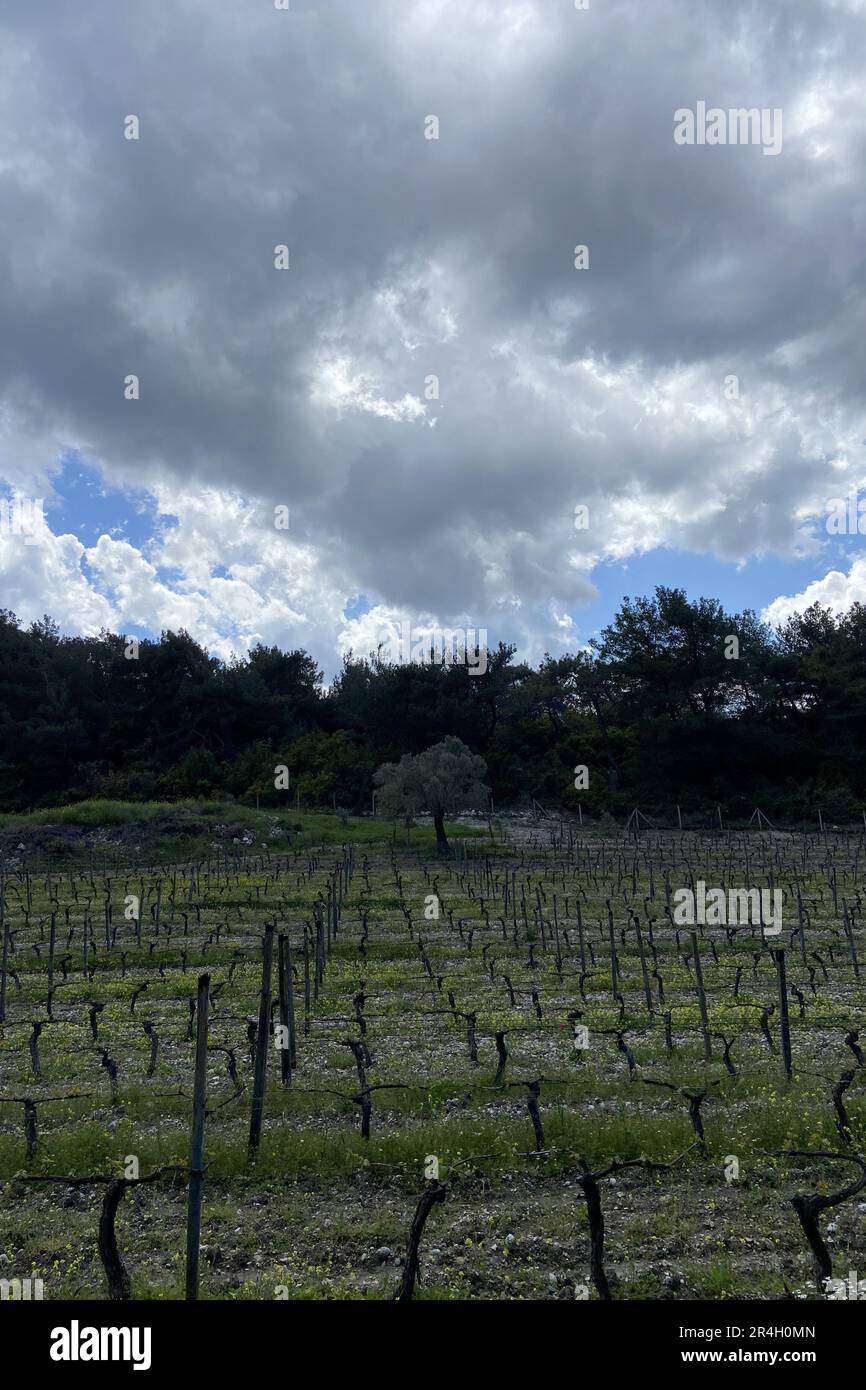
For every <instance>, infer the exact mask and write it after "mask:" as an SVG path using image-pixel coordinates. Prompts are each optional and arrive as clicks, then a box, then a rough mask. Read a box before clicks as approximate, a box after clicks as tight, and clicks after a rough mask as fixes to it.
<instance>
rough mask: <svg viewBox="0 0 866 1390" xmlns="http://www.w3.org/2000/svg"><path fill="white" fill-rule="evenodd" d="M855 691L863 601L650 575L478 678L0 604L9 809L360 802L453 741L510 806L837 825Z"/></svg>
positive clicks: (859, 725) (858, 751)
mask: <svg viewBox="0 0 866 1390" xmlns="http://www.w3.org/2000/svg"><path fill="white" fill-rule="evenodd" d="M731 637H736V638H737V642H736V643H731V641H730V639H731ZM734 651H735V652H736V653H737V654H736V655H732V654H731V653H732V652H734ZM864 694H866V607H864V606H863V605H859V604H855V605H854V606H853V607H852V608H851V609H850V610H849V611H848V612H847V613H845V614H844V615H843V616H841V617H834V616H833V615H832V614H831V613H830V612H829V611H828V610H826V609H821V608H818V607H813V608H811V609H809V610H808V611H807V612H805V613H804V614H801V615H798V616H796V617H794V618H792V619H790V620H789V622H788V623H787V624H786V625H785V626H784V627H782V628H781V629H780V630H778V631H775V630H772V629H769V628H768V627H766V626H765V625H764V624H762V623H761V622H760V621H759V619H758V618H757V617H756V615H755V614H754V613H753V612H751V611H748V610H746V611H744V612H742V613H738V614H729V613H727V612H725V610H724V609H723V607H722V605H721V604H720V603H718V602H717V601H715V600H712V599H704V598H702V599H699V600H697V601H690V600H689V599H688V598H687V597H686V595H685V593H684V592H683V591H682V590H678V589H669V588H658V589H656V591H655V593H654V594H653V596H652V597H647V598H638V599H631V598H625V599H624V600H623V602H622V605H621V607H620V609H619V611H618V613H617V615H616V617H615V619H614V621H613V622H612V623H611V624H610V625H609V626H608V627H606V628H605V629H604V630H603V631H602V632H601V633H600V635H599V637H598V638H597V639H594V640H593V641H592V642H591V643H590V649H589V650H582V651H577V652H572V653H570V654H568V655H565V656H556V657H553V656H548V657H546V658H545V659H544V660H543V661H542V662H541V663H540V665H539V666H538V667H537V668H533V667H532V666H529V665H527V664H524V663H521V662H519V661H517V660H515V651H514V649H513V648H512V647H510V646H507V645H503V644H500V645H499V646H498V647H497V648H496V649H495V650H491V651H490V652H489V654H488V659H487V669H486V670H485V671H484V672H483V674H481V673H470V671H469V670H468V669H467V667H466V665H460V664H452V665H443V664H441V663H440V664H437V663H433V662H415V663H409V664H389V663H386V662H383V661H382V660H380V659H379V658H378V657H377V656H376V655H375V654H374V655H367V656H364V655H359V654H350V655H348V656H347V657H346V658H345V660H344V663H343V667H342V670H341V671H340V673H339V675H338V676H337V678H336V679H335V680H334V681H333V682H332V683H331V684H330V685H326V684H325V681H324V678H323V675H322V673H321V671H320V670H319V669H318V668H317V666H316V663H315V661H314V660H313V659H312V658H311V657H310V656H309V655H308V654H307V653H306V652H304V651H300V650H299V651H288V652H284V651H281V650H280V649H279V648H277V647H275V646H263V645H259V646H256V647H254V648H253V650H252V651H251V652H250V654H249V656H248V657H245V658H244V659H237V660H233V661H231V662H223V661H220V660H218V659H216V658H215V657H213V656H211V655H209V653H208V652H207V651H205V650H204V649H203V648H202V647H201V646H200V645H198V643H196V642H195V641H194V640H193V639H192V637H190V636H189V634H188V633H186V632H183V631H181V632H164V633H163V634H162V635H161V637H160V638H159V640H152V641H150V640H142V641H141V642H140V644H137V647H136V655H135V658H134V659H130V658H129V643H128V640H127V638H126V637H124V636H122V635H117V634H112V633H108V632H103V633H101V634H100V635H99V636H97V637H66V636H63V635H61V633H60V631H59V630H58V628H57V625H56V624H55V623H54V622H53V621H52V620H51V619H50V618H49V617H46V618H44V619H43V620H42V621H40V622H36V623H33V624H32V625H30V626H29V627H28V628H26V629H24V628H23V627H22V625H21V624H20V623H19V622H18V620H17V619H16V617H15V615H14V614H13V613H11V612H8V611H5V610H4V611H0V809H2V810H5V811H21V810H27V809H29V808H37V807H40V806H53V805H59V804H63V803H67V802H71V801H76V800H80V799H83V798H90V797H112V798H121V799H131V800H137V799H141V800H147V799H167V800H171V799H174V798H182V797H191V796H210V795H214V796H217V795H220V796H225V795H228V796H233V797H235V798H237V799H238V800H241V801H244V802H251V801H254V800H255V798H256V797H258V798H259V799H260V801H261V804H262V805H265V806H267V805H275V806H276V805H281V804H285V803H286V800H287V799H288V800H290V801H293V800H294V798H295V796H296V794H297V793H299V794H300V797H301V799H302V804H304V805H305V806H317V805H322V806H331V805H333V804H336V805H337V806H338V807H340V808H343V809H345V810H346V811H354V812H358V811H363V810H367V809H369V807H370V798H371V790H372V779H373V774H374V772H375V770H376V768H377V767H378V766H379V765H380V764H381V763H383V762H385V761H392V760H394V759H397V758H399V757H400V756H401V755H402V754H404V753H417V752H420V751H422V750H423V749H425V748H427V747H429V746H430V745H431V744H433V743H436V742H437V741H438V740H440V739H442V738H444V737H445V736H446V735H449V734H453V735H456V736H457V737H459V738H460V739H462V740H463V742H464V743H466V744H467V745H468V746H469V747H470V748H471V749H472V750H473V751H474V752H476V753H478V754H480V755H481V756H482V757H483V758H484V759H485V761H486V764H487V769H488V772H487V781H488V783H489V785H490V787H491V789H492V793H493V797H494V800H495V805H496V806H497V808H498V809H501V808H503V807H504V806H508V805H519V804H521V803H524V804H525V803H526V802H527V800H528V799H529V798H530V797H534V798H537V799H538V800H540V801H541V802H542V804H544V805H551V806H557V807H565V808H567V809H568V808H570V809H576V806H577V803H578V802H580V803H581V806H582V809H583V811H584V812H585V813H588V814H590V815H593V814H595V815H600V814H603V813H604V812H610V813H616V812H619V811H621V810H623V809H630V808H631V807H632V806H634V805H640V806H642V807H645V808H646V809H647V810H649V811H652V810H653V808H657V809H662V808H664V809H666V810H669V809H670V808H672V807H673V806H675V805H677V804H678V805H680V806H681V807H682V810H683V813H684V814H686V815H688V814H689V813H692V814H700V813H702V812H703V811H705V810H706V808H707V807H712V808H714V807H715V805H716V803H718V804H720V805H721V806H723V807H724V808H725V810H726V812H727V814H729V815H731V816H740V815H745V816H748V815H749V814H750V813H751V811H752V809H753V808H754V806H755V805H760V806H761V807H762V809H763V810H764V811H766V812H767V813H769V814H774V813H775V814H776V815H778V816H780V817H783V818H789V819H792V818H799V817H802V816H807V815H811V816H814V813H815V808H816V807H821V808H823V813H824V815H825V816H829V817H831V818H833V819H836V820H845V819H850V818H855V817H859V816H860V814H861V812H862V808H863V806H864V804H866V737H864V735H866V700H864ZM278 764H284V765H285V766H286V767H287V768H288V769H289V770H290V778H291V781H290V790H289V791H288V792H287V791H285V790H279V791H278V790H276V789H275V787H274V768H275V766H276V765H278ZM580 765H583V766H585V767H586V768H587V770H588V781H589V785H588V788H587V789H586V790H580V791H578V790H576V789H575V776H574V771H575V768H576V767H577V766H580Z"/></svg>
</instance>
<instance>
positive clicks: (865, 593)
mask: <svg viewBox="0 0 866 1390" xmlns="http://www.w3.org/2000/svg"><path fill="white" fill-rule="evenodd" d="M813 603H819V604H820V605H821V607H822V608H829V609H831V610H832V612H833V613H835V614H837V615H838V614H840V613H844V612H846V610H847V609H849V608H850V607H851V605H852V603H866V556H861V557H860V558H858V559H856V560H854V561H852V564H851V568H850V569H849V571H848V573H847V574H843V573H842V571H841V570H830V571H829V573H828V574H825V575H824V578H823V579H816V580H814V581H813V583H811V584H807V585H806V588H805V589H804V590H803V591H802V593H799V594H791V595H782V596H780V597H779V598H777V599H774V600H773V602H772V603H770V604H768V605H767V607H766V608H765V609H764V611H763V613H762V615H761V616H762V617H763V619H764V621H765V622H768V623H772V624H773V625H774V626H778V625H779V624H781V623H784V622H785V621H786V620H787V619H788V618H790V617H792V616H793V614H795V613H802V612H803V610H804V609H806V608H810V607H811V605H812V604H813Z"/></svg>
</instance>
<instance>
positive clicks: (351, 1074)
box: [0, 821, 866, 1300]
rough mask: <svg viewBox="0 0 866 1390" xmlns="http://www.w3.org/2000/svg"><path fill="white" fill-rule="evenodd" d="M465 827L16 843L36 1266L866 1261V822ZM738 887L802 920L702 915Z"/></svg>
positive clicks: (156, 1275) (261, 1292) (9, 996)
mask: <svg viewBox="0 0 866 1390" xmlns="http://www.w3.org/2000/svg"><path fill="white" fill-rule="evenodd" d="M453 848H454V855H453V857H451V858H441V857H439V856H437V855H436V854H435V852H434V850H433V848H432V846H429V845H427V844H426V843H425V844H424V845H423V846H422V847H420V848H418V847H412V846H411V845H410V846H406V845H403V844H398V843H396V842H394V843H391V844H346V845H344V846H329V847H326V848H323V849H321V850H318V851H317V850H310V849H303V850H301V849H281V850H279V851H277V850H275V849H274V848H270V849H268V848H261V849H256V848H255V847H253V846H246V845H243V844H241V845H238V846H231V847H229V848H227V849H225V850H222V851H218V852H215V853H214V854H213V855H212V857H211V858H210V859H207V860H204V859H203V860H200V861H197V862H185V863H177V864H175V865H171V866H169V867H166V866H165V865H158V864H153V865H151V866H150V867H148V868H142V867H140V866H138V865H136V867H135V868H132V867H128V868H127V867H126V866H125V865H124V864H120V865H118V864H112V865H110V866H109V865H108V864H106V865H105V866H103V867H102V868H99V867H96V866H95V865H94V864H93V863H90V864H88V865H86V866H85V865H82V864H78V865H76V866H75V867H62V868H61V867H60V866H59V865H57V866H56V867H51V866H48V865H46V864H45V863H44V862H41V863H39V864H38V865H37V864H33V863H29V862H28V861H27V858H26V856H25V857H24V858H23V859H22V860H21V861H20V862H13V863H7V865H6V870H5V874H4V875H3V878H2V883H0V919H2V934H0V935H2V974H0V1020H2V1027H0V1183H2V1186H0V1279H3V1280H7V1281H12V1280H22V1281H26V1280H34V1279H39V1280H41V1281H42V1282H43V1285H44V1297H45V1298H46V1299H64V1298H76V1299H81V1298H83V1299H103V1298H107V1297H109V1296H110V1297H114V1298H117V1299H123V1298H127V1297H132V1298H135V1299H181V1298H184V1297H185V1296H197V1297H199V1298H202V1299H238V1298H241V1299H275V1298H278V1299H283V1298H289V1299H299V1298H306V1299H309V1298H315V1299H319V1298H363V1297H366V1298H371V1299H390V1298H402V1299H408V1298H411V1297H415V1298H426V1299H455V1298H481V1299H537V1298H558V1299H571V1300H573V1299H575V1298H578V1299H583V1298H590V1299H609V1298H614V1299H650V1300H652V1299H695V1298H713V1299H723V1298H749V1299H784V1298H787V1297H797V1298H820V1297H822V1296H823V1295H822V1288H821V1284H822V1281H823V1280H825V1279H826V1278H828V1277H830V1276H833V1277H835V1278H841V1279H844V1278H846V1277H847V1275H848V1271H849V1270H856V1269H858V1268H859V1269H860V1270H863V1269H866V1162H864V1159H863V1154H864V1148H866V1098H864V1086H863V1080H864V1077H866V1058H864V1053H863V1051H862V1050H861V1044H860V1038H859V1032H858V1030H859V1029H860V1028H861V1027H862V1024H863V986H862V980H861V972H862V971H863V970H864V969H866V931H864V891H863V890H864V885H866V840H864V835H863V834H862V833H860V834H857V833H854V832H849V833H840V832H834V833H830V832H828V833H825V834H817V833H816V834H787V835H786V834H783V833H775V832H771V831H770V830H768V829H765V828H762V827H759V828H758V829H755V830H750V831H745V832H743V831H740V832H733V831H730V832H727V833H722V832H719V833H717V834H694V833H689V832H684V833H673V832H660V831H655V830H652V829H645V828H641V826H640V825H639V824H638V823H637V822H636V821H635V822H633V824H632V830H631V833H627V832H624V831H620V832H618V833H615V834H614V833H611V834H607V833H605V834H602V833H600V832H598V831H586V832H584V831H582V830H581V829H580V827H578V826H577V825H571V824H567V823H566V824H563V823H557V824H555V825H551V826H550V827H549V828H548V827H546V826H540V827H537V828H536V829H534V830H533V831H532V832H529V833H527V835H526V836H525V837H524V840H523V842H522V843H521V842H513V841H511V842H509V841H508V840H506V838H505V837H504V834H503V833H502V832H501V830H500V831H499V832H497V833H494V834H490V835H488V834H486V833H485V834H484V836H483V837H482V836H481V835H478V836H477V837H476V838H458V839H454V840H453ZM700 882H704V883H706V884H707V885H709V886H712V887H713V888H720V889H722V890H727V889H729V888H745V887H747V888H757V889H767V890H768V891H769V892H770V893H771V894H772V893H774V892H776V891H779V892H780V893H781V902H782V907H783V913H782V930H781V932H780V933H779V934H770V933H769V931H767V930H766V928H765V924H764V923H763V922H762V921H758V922H757V923H755V922H750V923H747V924H742V923H732V922H731V921H728V922H727V923H726V924H725V925H723V926H711V925H707V924H706V923H705V922H699V923H696V924H695V925H694V926H680V925H678V924H677V921H676V918H675V913H674V911H673V903H674V900H675V895H676V893H677V892H678V890H681V889H683V888H691V889H694V888H695V886H696V885H697V884H699V883H700ZM191 1134H192V1142H191ZM199 1222H200V1227H199Z"/></svg>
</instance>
